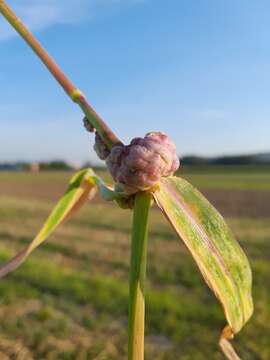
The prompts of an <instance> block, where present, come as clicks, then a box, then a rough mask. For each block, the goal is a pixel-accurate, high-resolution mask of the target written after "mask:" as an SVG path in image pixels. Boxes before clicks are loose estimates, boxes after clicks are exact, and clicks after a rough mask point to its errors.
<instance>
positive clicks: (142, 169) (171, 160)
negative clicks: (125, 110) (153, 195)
mask: <svg viewBox="0 0 270 360" xmlns="http://www.w3.org/2000/svg"><path fill="white" fill-rule="evenodd" d="M106 162H107V166H108V169H109V171H110V173H111V175H112V177H113V179H114V180H115V182H116V183H118V184H120V185H122V187H123V189H124V191H125V192H126V193H128V194H134V193H136V192H138V191H146V190H149V189H151V188H152V187H154V186H155V185H156V184H157V183H158V182H159V181H160V180H161V178H162V177H167V176H171V175H173V174H174V173H175V172H176V170H177V169H178V168H179V165H180V163H179V159H178V156H177V153H176V147H175V145H174V143H173V142H172V141H171V140H170V139H169V137H168V136H167V135H166V134H164V133H161V132H151V133H148V134H147V135H146V136H145V137H144V138H135V139H133V140H132V141H131V143H130V145H127V146H124V145H117V146H114V147H113V148H112V150H111V152H110V155H109V156H108V157H107V159H106Z"/></svg>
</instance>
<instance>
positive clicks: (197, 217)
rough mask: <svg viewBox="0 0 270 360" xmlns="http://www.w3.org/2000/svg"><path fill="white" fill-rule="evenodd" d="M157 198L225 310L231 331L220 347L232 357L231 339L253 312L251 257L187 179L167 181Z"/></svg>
mask: <svg viewBox="0 0 270 360" xmlns="http://www.w3.org/2000/svg"><path fill="white" fill-rule="evenodd" d="M153 195H154V198H155V201H156V203H157V205H158V206H159V208H160V209H161V210H162V211H163V213H164V214H165V216H166V217H167V219H168V220H169V222H170V223H171V225H172V226H173V228H174V230H175V231H176V233H177V234H178V236H179V237H180V238H181V239H182V240H183V241H184V243H185V245H186V246H187V248H188V250H189V251H190V252H191V254H192V256H193V258H194V260H195V261H196V263H197V265H198V267H199V269H200V271H201V273H202V275H203V277H204V279H205V281H206V283H207V284H208V286H209V287H210V288H211V289H212V290H213V292H214V293H215V295H216V296H217V298H218V299H219V301H220V302H221V304H222V306H223V309H224V312H225V316H226V318H227V321H228V324H229V327H226V328H225V329H226V330H224V331H223V335H222V337H221V341H220V345H221V347H222V348H223V351H224V353H226V351H227V356H228V357H229V356H230V354H229V353H231V354H232V352H233V350H232V348H231V347H230V348H229V344H228V342H227V339H230V338H232V337H233V334H236V333H237V332H239V331H240V330H241V328H242V327H243V325H244V324H245V323H246V322H247V321H248V319H249V318H250V316H251V315H252V312H253V302H252V297H251V286H252V275H251V270H250V265H249V262H248V260H247V257H246V256H245V254H244V252H243V250H242V249H241V247H240V246H239V244H238V243H237V241H236V240H235V239H234V237H233V235H232V233H231V231H230V229H229V228H228V226H227V225H226V223H225V221H224V219H223V217H222V216H221V215H220V214H219V213H218V211H217V210H216V209H215V208H214V207H213V206H212V205H211V204H210V203H209V202H208V201H207V199H206V198H205V197H204V196H203V195H202V194H201V193H200V192H199V191H198V190H196V189H195V188H194V187H193V186H192V185H190V184H189V183H188V182H187V181H185V180H184V179H181V178H177V177H169V178H164V179H163V180H162V181H161V183H160V186H159V189H157V190H156V191H155V192H154V193H153ZM235 356H237V355H236V354H235ZM230 358H232V359H233V357H232V356H231V357H230ZM234 358H236V357H234Z"/></svg>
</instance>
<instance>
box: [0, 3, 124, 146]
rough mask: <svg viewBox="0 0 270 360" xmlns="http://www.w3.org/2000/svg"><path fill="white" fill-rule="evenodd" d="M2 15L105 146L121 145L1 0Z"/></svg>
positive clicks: (79, 92)
mask: <svg viewBox="0 0 270 360" xmlns="http://www.w3.org/2000/svg"><path fill="white" fill-rule="evenodd" d="M0 13H2V14H3V16H4V17H5V18H6V20H7V21H8V22H9V23H10V24H11V26H12V27H13V28H14V29H15V30H16V31H17V32H18V33H19V34H20V35H21V37H22V38H23V39H24V40H25V41H26V43H27V44H28V45H29V46H30V47H31V48H32V50H33V51H34V52H35V53H36V55H37V56H38V57H39V58H40V60H41V61H42V62H43V63H44V65H45V66H46V67H47V69H48V70H49V71H50V72H51V74H52V75H53V76H54V78H55V79H56V80H57V81H58V83H59V84H60V85H61V86H62V88H63V89H64V90H65V92H66V93H67V94H68V96H69V97H70V98H71V99H72V100H73V101H74V102H76V103H77V104H78V105H79V106H80V107H81V109H82V110H83V112H84V114H85V116H86V117H87V119H88V121H89V122H90V124H91V125H92V126H93V127H94V128H95V129H96V130H97V132H98V133H99V135H100V136H101V138H102V139H103V141H104V142H105V144H106V145H107V146H108V147H109V149H111V148H112V147H113V146H114V145H115V144H119V143H121V142H120V140H119V139H118V138H117V136H116V135H115V134H114V133H113V132H112V130H111V129H110V128H109V127H108V125H107V124H106V123H105V122H104V121H103V120H102V119H101V117H100V116H99V115H98V114H97V113H96V112H95V110H94V109H93V108H92V107H91V106H90V104H89V103H88V102H87V99H86V98H85V96H84V95H83V93H82V92H81V91H80V90H79V89H77V88H76V87H75V86H74V85H73V84H72V82H71V81H70V80H69V79H68V78H67V76H66V75H65V74H64V73H63V71H62V70H61V69H60V67H59V66H58V65H57V64H56V63H55V62H54V60H53V59H52V58H51V57H50V56H49V54H48V53H47V52H46V50H45V49H44V48H43V47H42V46H41V44H40V43H39V42H38V40H37V39H36V38H35V37H34V36H33V34H32V33H31V32H30V31H29V30H28V29H27V28H26V26H25V25H24V24H23V23H22V21H21V20H20V19H19V18H18V17H17V16H16V14H15V13H14V12H13V11H12V10H11V8H10V7H9V6H8V5H7V4H6V3H5V1H4V0H0Z"/></svg>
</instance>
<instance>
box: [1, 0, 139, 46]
mask: <svg viewBox="0 0 270 360" xmlns="http://www.w3.org/2000/svg"><path fill="white" fill-rule="evenodd" d="M142 1H143V0H38V1H37V0H10V1H8V4H9V5H10V6H11V7H12V9H14V10H15V12H16V14H17V15H18V16H19V17H20V18H21V19H22V20H23V22H24V23H25V24H26V25H27V26H28V27H29V28H30V29H31V30H44V29H46V28H48V27H50V26H52V25H56V24H76V23H79V22H81V21H84V20H87V19H90V18H91V17H93V16H95V15H96V13H97V12H98V11H99V10H102V11H104V9H106V7H111V6H119V5H124V4H125V5H126V4H132V3H134V4H135V3H139V2H142ZM14 35H16V33H15V31H14V30H13V29H12V28H11V26H10V25H9V24H7V23H6V21H5V19H4V18H0V40H6V39H8V38H10V37H12V36H14Z"/></svg>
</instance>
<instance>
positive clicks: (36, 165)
mask: <svg viewBox="0 0 270 360" xmlns="http://www.w3.org/2000/svg"><path fill="white" fill-rule="evenodd" d="M29 171H30V172H32V173H38V172H40V164H39V163H38V162H33V163H31V164H29Z"/></svg>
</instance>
